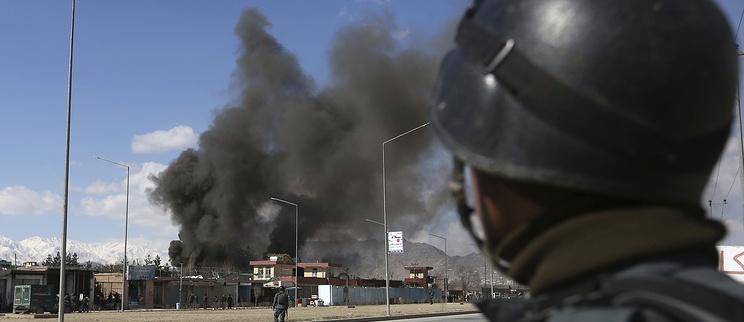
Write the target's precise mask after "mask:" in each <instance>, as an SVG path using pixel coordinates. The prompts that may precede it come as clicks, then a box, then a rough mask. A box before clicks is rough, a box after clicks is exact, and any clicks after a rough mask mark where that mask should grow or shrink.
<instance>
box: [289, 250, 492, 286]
mask: <svg viewBox="0 0 744 322" xmlns="http://www.w3.org/2000/svg"><path fill="white" fill-rule="evenodd" d="M383 247H384V244H383V243H382V241H381V240H377V241H375V240H363V241H346V242H317V241H314V242H313V241H311V242H307V243H306V244H305V246H304V247H303V248H302V249H301V250H300V260H301V261H305V262H314V261H319V262H324V261H329V262H331V263H336V264H340V265H342V266H343V267H345V268H348V271H349V274H350V275H352V276H359V277H364V278H380V279H382V278H384V276H385V261H384V257H383V256H384V250H383ZM403 248H404V251H405V252H404V253H403V254H391V255H390V257H389V260H390V264H389V265H390V273H391V275H392V278H393V279H403V278H405V277H407V275H408V271H406V269H405V268H404V267H405V266H409V265H418V266H431V267H434V269H433V270H432V275H434V276H437V277H443V276H444V252H443V251H442V250H440V249H438V248H436V247H434V246H432V245H429V244H426V243H414V242H410V241H407V240H405V241H404V243H403ZM483 263H484V261H483V256H481V255H480V254H477V253H472V254H469V255H466V256H448V260H447V267H448V268H449V270H450V273H449V279H450V283H451V284H450V285H451V286H450V287H453V289H459V288H460V287H461V284H462V280H465V282H466V287H467V288H471V287H477V286H476V285H481V284H484V279H483ZM489 269H490V267H488V268H486V278H487V284H489V285H490V281H491V276H490V270H489ZM494 280H495V281H496V283H506V282H507V280H506V279H505V278H503V277H502V276H501V275H500V274H498V273H494Z"/></svg>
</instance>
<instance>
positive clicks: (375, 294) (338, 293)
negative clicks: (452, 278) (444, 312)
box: [318, 285, 442, 305]
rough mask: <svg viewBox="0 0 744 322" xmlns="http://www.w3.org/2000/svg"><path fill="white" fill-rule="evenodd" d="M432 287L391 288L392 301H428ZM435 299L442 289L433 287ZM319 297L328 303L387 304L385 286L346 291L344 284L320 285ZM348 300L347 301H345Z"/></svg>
mask: <svg viewBox="0 0 744 322" xmlns="http://www.w3.org/2000/svg"><path fill="white" fill-rule="evenodd" d="M429 291H430V289H425V288H393V287H391V288H390V298H391V299H392V300H391V303H395V302H398V301H399V300H400V299H402V302H403V303H426V302H428V301H429V295H430V294H429ZM431 291H432V293H433V296H434V299H435V300H436V299H440V298H441V297H442V293H441V290H439V289H431ZM318 297H319V298H321V299H323V302H324V304H326V305H347V304H351V305H366V304H385V288H384V287H349V288H348V291H346V292H344V287H343V286H332V285H320V286H318ZM345 300H346V301H345Z"/></svg>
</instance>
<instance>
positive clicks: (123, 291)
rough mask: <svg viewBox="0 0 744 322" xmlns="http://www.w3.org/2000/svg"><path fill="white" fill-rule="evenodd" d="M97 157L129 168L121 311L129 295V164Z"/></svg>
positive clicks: (125, 210)
mask: <svg viewBox="0 0 744 322" xmlns="http://www.w3.org/2000/svg"><path fill="white" fill-rule="evenodd" d="M96 159H98V160H101V161H106V162H108V163H112V164H114V165H117V166H120V167H122V168H126V169H127V199H126V200H127V201H126V206H125V207H124V267H123V268H122V272H121V274H122V278H121V281H122V283H121V312H124V303H125V302H124V301H125V299H126V298H127V297H128V296H127V292H126V290H127V271H128V270H127V268H128V266H127V236H128V235H129V166H128V165H126V164H123V163H119V162H114V161H111V160H108V159H104V158H101V157H96Z"/></svg>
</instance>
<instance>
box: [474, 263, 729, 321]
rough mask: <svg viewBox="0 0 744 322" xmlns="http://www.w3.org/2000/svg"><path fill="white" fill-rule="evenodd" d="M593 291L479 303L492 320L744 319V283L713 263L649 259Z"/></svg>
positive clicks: (600, 281) (608, 280) (601, 280)
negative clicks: (691, 264) (694, 264)
mask: <svg viewBox="0 0 744 322" xmlns="http://www.w3.org/2000/svg"><path fill="white" fill-rule="evenodd" d="M597 282H598V287H597V288H596V289H594V290H592V291H587V292H579V293H573V294H566V293H563V294H561V293H558V292H556V293H549V294H545V295H542V296H539V297H537V298H535V299H532V300H518V301H501V302H487V303H482V304H481V305H480V308H481V310H482V311H483V312H484V314H485V315H486V316H487V317H489V319H491V320H492V321H545V322H562V321H576V322H582V321H610V322H625V321H633V322H672V321H721V322H724V321H744V285H742V284H740V283H738V282H736V281H734V280H733V279H731V278H730V277H728V276H726V275H725V274H722V273H721V272H719V271H717V270H716V269H715V268H713V267H709V266H702V267H685V266H679V265H676V264H674V263H663V262H661V263H646V264H641V265H636V266H633V267H630V268H629V269H626V270H623V271H621V272H619V273H617V274H613V275H611V276H607V277H603V278H601V279H598V280H597Z"/></svg>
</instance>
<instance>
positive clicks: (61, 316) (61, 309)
mask: <svg viewBox="0 0 744 322" xmlns="http://www.w3.org/2000/svg"><path fill="white" fill-rule="evenodd" d="M71 15H72V18H71V19H70V54H69V56H70V57H69V59H70V60H69V63H68V70H67V139H66V145H65V200H64V207H63V211H62V247H60V250H61V252H60V253H61V254H60V256H62V257H61V261H60V265H59V300H58V301H57V305H58V309H57V321H59V322H64V320H65V282H66V280H67V278H66V276H65V264H66V263H65V259H66V256H67V208H68V202H69V197H70V194H69V192H70V191H69V187H70V120H71V118H72V61H73V60H72V54H73V48H74V47H73V45H74V41H75V0H72V13H71Z"/></svg>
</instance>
